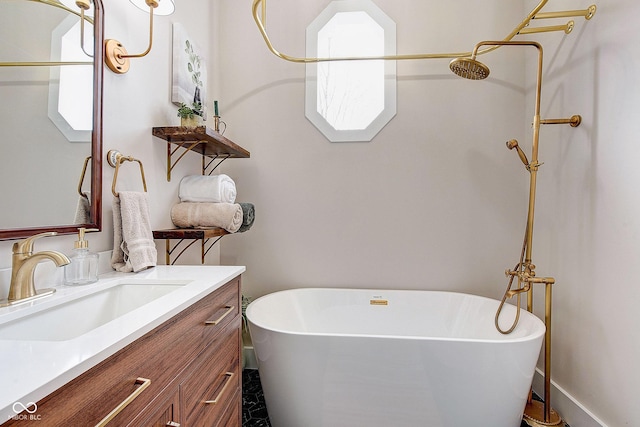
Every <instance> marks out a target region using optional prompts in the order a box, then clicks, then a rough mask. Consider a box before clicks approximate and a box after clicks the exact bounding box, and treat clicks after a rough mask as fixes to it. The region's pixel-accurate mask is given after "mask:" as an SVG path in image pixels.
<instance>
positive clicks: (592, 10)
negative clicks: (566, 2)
mask: <svg viewBox="0 0 640 427" xmlns="http://www.w3.org/2000/svg"><path fill="white" fill-rule="evenodd" d="M595 14H596V5H595V4H592V5H591V6H589V7H588V8H587V9H582V10H565V11H562V12H543V13H538V14H537V15H535V16H534V17H533V18H531V19H552V18H571V17H574V16H583V17H584V19H586V20H589V19H591V18H593V15H595Z"/></svg>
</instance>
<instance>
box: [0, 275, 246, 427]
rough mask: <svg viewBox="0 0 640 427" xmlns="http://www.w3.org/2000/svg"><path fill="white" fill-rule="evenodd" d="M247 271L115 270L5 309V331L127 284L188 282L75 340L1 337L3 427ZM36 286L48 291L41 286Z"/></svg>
mask: <svg viewBox="0 0 640 427" xmlns="http://www.w3.org/2000/svg"><path fill="white" fill-rule="evenodd" d="M244 271H245V267H241V266H157V267H154V268H152V269H149V270H145V271H142V272H139V273H116V272H111V273H107V274H104V275H101V276H100V280H99V281H98V282H97V283H93V284H90V285H85V286H73V287H72V286H60V287H57V288H56V289H57V291H56V292H55V293H54V294H53V295H50V296H47V297H43V298H42V299H39V300H36V301H34V302H30V303H24V304H21V305H17V306H15V307H5V308H0V327H1V326H2V325H3V324H5V323H7V322H10V321H12V320H15V319H18V318H21V317H23V316H25V315H27V314H31V313H34V312H39V311H42V310H46V309H48V308H51V307H54V306H56V305H57V304H60V302H62V301H67V300H71V299H74V298H79V297H82V296H84V295H87V294H90V293H94V292H96V291H97V290H102V289H108V288H110V287H113V286H117V285H119V284H122V283H127V284H135V283H136V282H138V283H154V282H155V283H176V284H184V287H180V288H179V289H176V290H174V291H172V292H171V293H169V294H167V295H164V296H161V297H159V298H158V299H156V300H153V301H151V302H149V303H147V304H145V305H142V306H140V307H139V308H137V309H135V310H133V311H130V312H129V313H127V314H124V315H122V316H121V317H119V318H117V319H115V320H112V321H110V322H108V323H106V324H104V325H102V326H100V327H98V328H96V329H94V330H92V331H90V332H88V333H85V334H84V335H80V336H78V337H77V338H74V339H70V340H67V341H44V340H40V341H25V340H8V339H0V384H1V387H0V424H2V423H4V422H5V421H7V420H8V419H9V418H11V417H13V416H14V415H15V414H16V412H15V411H14V406H16V408H15V409H16V410H18V412H20V411H21V410H22V409H24V408H25V407H28V408H29V409H33V402H38V400H40V399H42V398H43V397H45V396H47V395H48V394H50V393H51V392H53V391H54V390H56V389H58V388H60V387H62V386H63V385H64V384H66V383H67V382H69V381H70V380H72V379H74V378H75V377H77V376H78V375H80V374H82V373H83V372H85V371H87V370H89V369H90V368H92V367H93V366H95V365H97V364H98V363H100V362H101V361H102V360H104V359H106V358H107V357H109V356H111V355H112V354H114V353H116V352H117V351H118V350H120V349H122V348H124V347H125V346H127V345H128V344H130V343H132V342H133V341H135V340H136V339H138V338H140V337H141V336H143V335H144V334H146V333H147V332H149V331H151V330H152V329H153V328H155V327H156V326H159V325H160V324H162V323H163V322H165V321H166V320H168V319H170V318H171V317H173V316H174V315H176V314H178V313H179V312H180V311H182V310H184V309H185V308H187V307H188V306H190V305H192V304H193V303H195V302H197V301H199V300H200V299H202V298H203V297H204V296H206V295H208V294H210V293H211V292H213V291H215V290H216V289H218V288H219V287H220V286H222V285H224V284H225V283H227V282H228V281H230V280H232V279H233V278H235V277H237V276H239V275H240V274H242V273H243V272H244ZM36 286H37V288H43V287H47V286H46V284H45V285H44V286H43V285H42V284H39V283H37V284H36ZM76 321H77V322H82V316H81V315H79V316H78V317H77V318H76ZM43 327H46V325H43Z"/></svg>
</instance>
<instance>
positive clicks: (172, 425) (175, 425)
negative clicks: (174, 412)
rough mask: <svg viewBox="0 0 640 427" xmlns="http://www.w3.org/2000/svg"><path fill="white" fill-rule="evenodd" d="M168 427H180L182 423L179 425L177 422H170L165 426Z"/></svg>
mask: <svg viewBox="0 0 640 427" xmlns="http://www.w3.org/2000/svg"><path fill="white" fill-rule="evenodd" d="M165 426H166V427H180V423H177V422H175V421H169V422H168V423H167V424H165Z"/></svg>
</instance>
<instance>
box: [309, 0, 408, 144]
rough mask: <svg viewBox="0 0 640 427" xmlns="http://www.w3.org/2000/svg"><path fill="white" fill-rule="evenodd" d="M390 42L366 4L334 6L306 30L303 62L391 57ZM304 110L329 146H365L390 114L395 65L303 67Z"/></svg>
mask: <svg viewBox="0 0 640 427" xmlns="http://www.w3.org/2000/svg"><path fill="white" fill-rule="evenodd" d="M395 38H396V36H395V23H394V22H393V21H392V20H391V19H390V18H389V17H388V16H386V15H385V14H384V12H382V10H380V9H379V8H378V7H377V6H376V5H375V4H373V3H372V2H371V1H370V0H342V1H334V2H332V3H331V4H329V6H328V7H327V8H326V9H325V10H324V11H323V12H322V13H321V14H320V15H319V16H318V17H317V18H316V19H315V20H314V21H313V22H312V23H311V25H309V27H308V28H307V56H308V57H318V58H340V57H369V56H385V55H386V56H388V55H395V45H396V43H395ZM305 104H306V105H305V114H306V116H307V118H308V119H309V120H310V121H311V122H312V123H313V124H314V125H315V126H316V127H317V128H318V129H319V130H320V131H321V132H322V133H323V134H324V135H325V136H326V137H327V139H329V140H330V141H332V142H342V141H370V140H371V139H373V137H374V136H375V135H376V134H377V133H378V132H379V131H380V130H381V129H382V128H383V127H384V126H385V125H386V124H387V123H388V122H389V121H390V120H391V119H392V118H393V117H394V116H395V114H396V69H395V61H384V60H357V61H328V62H319V63H311V64H307V79H306V103H305Z"/></svg>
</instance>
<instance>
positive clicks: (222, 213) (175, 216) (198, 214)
mask: <svg viewBox="0 0 640 427" xmlns="http://www.w3.org/2000/svg"><path fill="white" fill-rule="evenodd" d="M171 221H172V222H173V224H174V225H175V226H176V227H178V228H191V227H193V228H201V227H202V228H206V227H220V228H224V229H225V230H227V231H228V232H230V233H235V232H236V231H238V229H239V228H240V226H241V225H242V206H240V205H239V204H237V203H235V204H234V203H178V204H175V205H173V207H172V208H171Z"/></svg>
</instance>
